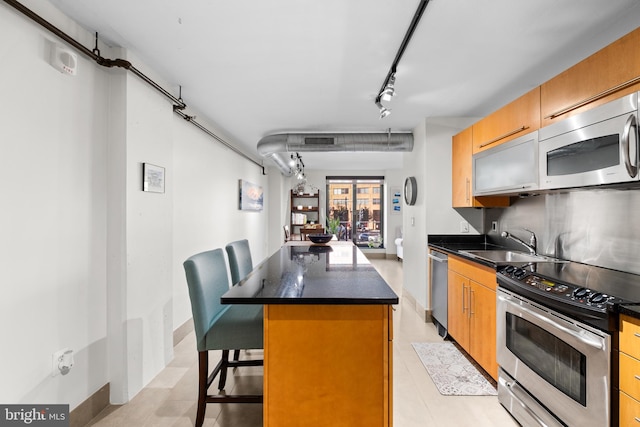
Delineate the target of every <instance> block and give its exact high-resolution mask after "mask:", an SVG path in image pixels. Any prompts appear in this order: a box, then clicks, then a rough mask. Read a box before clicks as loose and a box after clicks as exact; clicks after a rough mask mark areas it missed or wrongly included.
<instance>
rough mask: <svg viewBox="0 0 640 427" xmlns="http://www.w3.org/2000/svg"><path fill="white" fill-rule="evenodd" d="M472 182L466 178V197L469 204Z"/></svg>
mask: <svg viewBox="0 0 640 427" xmlns="http://www.w3.org/2000/svg"><path fill="white" fill-rule="evenodd" d="M470 190H471V182H470V181H469V178H465V187H464V197H465V198H466V200H467V203H469V201H470V197H469V195H470V193H471V191H470Z"/></svg>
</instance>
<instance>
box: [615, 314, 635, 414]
mask: <svg viewBox="0 0 640 427" xmlns="http://www.w3.org/2000/svg"><path fill="white" fill-rule="evenodd" d="M618 339H619V346H620V361H619V366H620V377H619V386H620V422H619V425H621V426H635V425H639V426H640V319H636V318H633V317H630V316H625V315H621V316H620V332H619V335H618Z"/></svg>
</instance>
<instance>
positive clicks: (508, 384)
mask: <svg viewBox="0 0 640 427" xmlns="http://www.w3.org/2000/svg"><path fill="white" fill-rule="evenodd" d="M504 385H505V390H507V393H509V395H510V396H511V398H512V399H513V400H515V401H516V402H518V404H519V405H520V406H522V409H524V410H525V411H527V414H529V415H530V416H531V418H533V419H534V420H535V421H536V422H537V423H538V425H539V426H541V427H549V426H548V425H547V424H546V423H545V422H544V421H543V420H542V419H541V418H540V417H539V416H538V414H536V413H535V412H533V411H532V410H531V408H529V407H528V406H527V405H526V404H525V403H524V402H523V401H522V399H520V397H518V396H517V395H516V393H515V390H513V389H512V387H513V386H514V383H512V382H511V381H507V382H505V384H504Z"/></svg>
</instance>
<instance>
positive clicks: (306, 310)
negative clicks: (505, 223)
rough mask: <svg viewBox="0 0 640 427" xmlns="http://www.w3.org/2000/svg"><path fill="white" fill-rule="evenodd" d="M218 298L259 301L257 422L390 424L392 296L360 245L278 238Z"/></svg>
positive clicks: (228, 301)
mask: <svg viewBox="0 0 640 427" xmlns="http://www.w3.org/2000/svg"><path fill="white" fill-rule="evenodd" d="M221 302H222V303H223V304H261V305H263V306H264V381H263V394H264V397H263V425H264V426H268V427H281V426H282V427H284V426H309V427H315V426H322V427H325V426H356V425H362V426H391V425H392V423H393V416H392V409H393V387H392V384H393V383H392V372H393V368H392V361H393V315H392V313H393V305H395V304H398V296H397V295H396V293H395V292H394V291H393V289H391V287H390V286H389V284H388V283H387V282H386V281H385V280H384V278H383V277H382V276H381V275H380V274H379V273H378V271H377V270H376V269H375V268H374V267H373V265H372V264H371V263H370V262H369V260H368V259H367V257H366V256H365V254H364V253H363V252H362V251H361V250H360V248H359V247H357V246H356V245H354V244H353V243H352V242H345V241H331V242H329V243H328V244H324V245H317V244H312V242H310V241H291V242H287V243H286V244H285V245H283V246H282V247H281V248H280V249H278V250H277V251H276V252H274V253H273V254H272V255H271V256H269V257H268V258H267V259H265V260H264V261H263V262H261V263H260V264H258V265H257V266H256V267H255V268H254V269H253V271H252V272H251V273H250V274H249V275H247V277H245V278H244V279H243V280H241V281H240V282H239V283H237V284H236V285H234V286H232V287H231V288H230V289H229V290H228V291H227V292H226V293H225V294H224V295H223V296H222V297H221Z"/></svg>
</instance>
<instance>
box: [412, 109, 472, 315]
mask: <svg viewBox="0 0 640 427" xmlns="http://www.w3.org/2000/svg"><path fill="white" fill-rule="evenodd" d="M474 121H475V119H473V118H442V119H426V120H424V121H423V122H422V123H421V124H420V125H419V126H417V127H416V128H415V129H414V130H413V138H414V148H413V152H412V153H407V154H405V155H404V158H403V161H404V169H403V172H404V177H407V176H415V177H416V181H417V183H418V197H417V200H416V204H415V205H414V206H406V205H405V207H404V213H403V221H404V241H403V246H404V262H403V269H404V288H405V290H406V291H408V292H409V293H410V294H411V296H412V297H413V298H414V299H415V300H416V304H417V307H416V308H417V309H418V311H422V310H430V309H431V301H430V297H429V294H430V292H429V284H428V271H427V270H428V262H427V239H428V236H429V234H460V221H461V220H463V219H464V220H467V221H469V222H470V224H471V227H470V230H469V231H470V233H472V234H478V230H477V229H476V228H474V226H475V225H476V224H479V226H478V228H481V225H482V215H483V213H482V210H479V209H472V208H465V209H458V210H456V209H453V208H452V207H451V137H452V136H453V135H455V134H456V133H458V132H459V131H460V130H462V129H464V128H465V127H467V126H468V125H470V124H471V123H473V122H474ZM403 179H404V178H403ZM421 314H422V313H421Z"/></svg>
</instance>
